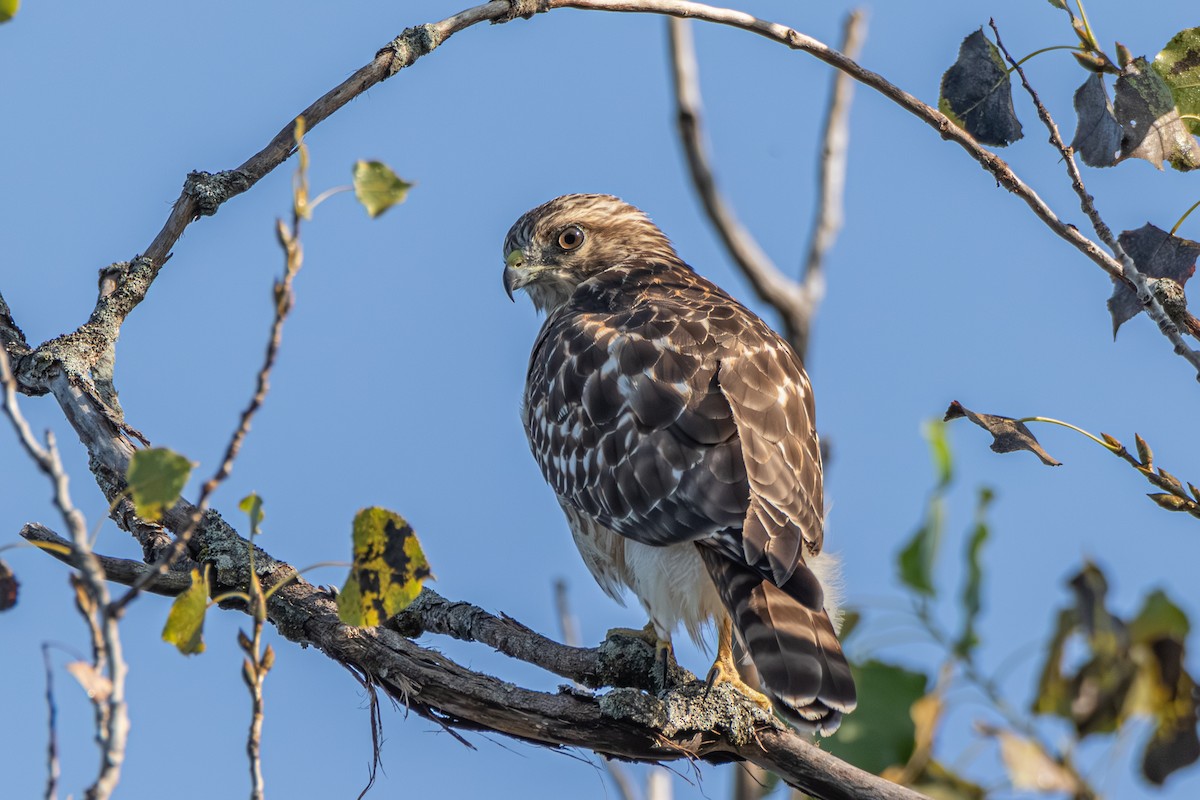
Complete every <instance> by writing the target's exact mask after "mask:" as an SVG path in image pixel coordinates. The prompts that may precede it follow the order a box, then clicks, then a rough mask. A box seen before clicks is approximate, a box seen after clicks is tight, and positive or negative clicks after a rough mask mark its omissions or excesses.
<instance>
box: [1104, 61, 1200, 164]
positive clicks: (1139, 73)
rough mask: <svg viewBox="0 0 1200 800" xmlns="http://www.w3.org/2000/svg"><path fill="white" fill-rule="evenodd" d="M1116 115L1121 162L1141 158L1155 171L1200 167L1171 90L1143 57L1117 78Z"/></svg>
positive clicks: (1193, 141) (1194, 146) (1197, 155)
mask: <svg viewBox="0 0 1200 800" xmlns="http://www.w3.org/2000/svg"><path fill="white" fill-rule="evenodd" d="M1116 95H1117V101H1116V108H1115V111H1116V115H1117V122H1119V123H1120V124H1121V160H1124V159H1126V158H1144V159H1145V160H1147V161H1149V162H1150V163H1151V164H1153V165H1154V166H1155V167H1157V168H1158V169H1162V164H1163V162H1164V161H1167V162H1170V164H1171V166H1172V167H1174V168H1175V169H1177V170H1181V171H1187V170H1192V169H1196V168H1197V167H1200V149H1198V148H1197V147H1196V140H1195V139H1193V138H1192V135H1191V133H1189V132H1188V129H1187V127H1185V126H1184V124H1183V120H1181V119H1180V118H1179V109H1178V108H1176V106H1175V98H1174V97H1172V95H1171V88H1170V87H1169V86H1167V83H1166V81H1164V80H1163V79H1162V76H1161V75H1159V74H1158V72H1156V71H1155V70H1153V69H1151V68H1150V65H1149V64H1148V63H1147V62H1146V59H1145V58H1135V59H1134V60H1133V63H1131V64H1129V66H1127V67H1125V69H1123V70H1121V74H1120V75H1119V76H1118V77H1117V87H1116Z"/></svg>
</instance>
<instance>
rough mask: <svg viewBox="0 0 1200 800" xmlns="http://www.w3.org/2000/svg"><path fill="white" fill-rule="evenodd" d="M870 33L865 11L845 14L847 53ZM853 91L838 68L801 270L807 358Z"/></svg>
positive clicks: (840, 212)
mask: <svg viewBox="0 0 1200 800" xmlns="http://www.w3.org/2000/svg"><path fill="white" fill-rule="evenodd" d="M866 37H867V15H866V12H865V11H863V10H862V9H855V10H854V11H851V12H850V13H849V14H847V15H846V22H845V26H844V27H843V29H842V43H841V51H842V52H843V53H844V54H845V55H846V57H847V58H858V54H859V52H860V51H861V50H862V44H863V41H864V40H865V39H866ZM853 96H854V81H853V80H852V79H851V78H850V76H849V75H847V74H846V73H845V72H842V71H841V70H834V73H833V88H832V89H831V90H830V93H829V105H828V107H827V108H826V110H825V133H824V136H822V137H821V142H822V143H821V158H820V175H819V178H818V181H817V186H818V192H817V213H816V215H814V217H813V228H812V233H811V235H810V236H809V245H808V257H807V258H806V259H805V260H804V268H803V271H802V272H801V273H800V276H801V278H800V280H801V284H800V285H801V289H802V290H803V292H804V298H805V302H806V305H807V309H806V313H805V315H804V318H803V320H802V321H801V322H800V328H799V330H797V331H796V333H795V334H794V335H793V337H792V342H793V344H794V345H795V346H796V354H797V355H799V356H800V359H801V360H802V361H805V362H807V361H808V359H807V355H808V340H809V332H810V330H811V329H812V321H813V317H814V316H816V313H817V308H818V307H819V306H820V305H821V301H822V300H824V298H825V272H824V264H825V256H826V254H827V253H828V252H829V250H830V249H831V248H832V247H833V244H834V242H835V241H837V236H838V233H839V232H840V231H841V229H842V221H843V218H844V211H845V190H846V163H847V153H848V152H849V150H850V102H851V99H852V98H853Z"/></svg>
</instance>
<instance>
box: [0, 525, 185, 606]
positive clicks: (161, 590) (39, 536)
mask: <svg viewBox="0 0 1200 800" xmlns="http://www.w3.org/2000/svg"><path fill="white" fill-rule="evenodd" d="M21 538H23V539H25V540H26V541H29V542H32V543H33V544H35V545H38V544H41V545H47V546H43V547H42V548H41V549H42V550H43V551H44V552H46V553H49V554H50V555H52V556H54V557H55V558H57V559H58V560H59V561H62V562H63V563H64V564H69V565H70V566H72V567H75V568H76V569H78V568H79V565H80V563H81V561H80V559H79V557H78V556H77V555H76V553H75V549H74V547H73V546H72V545H71V541H70V540H69V539H64V538H62V537H61V536H59V535H58V534H57V533H55V532H54V531H52V530H50V529H49V528H47V527H46V526H44V525H39V524H38V523H36V522H31V523H29V524H28V525H26V526H25V527H24V528H22V529H21ZM94 555H95V558H96V560H97V561H99V562H100V568H101V569H102V570H103V571H104V577H105V578H106V579H108V580H110V581H112V582H114V583H120V584H123V585H125V586H130V585H132V584H134V583H136V582H137V581H138V580H139V579H140V578H141V577H142V576H143V575H145V574H146V573H148V572H149V571H150V567H148V566H146V565H145V564H143V563H142V562H141V561H134V560H132V559H128V558H113V557H111V556H103V555H99V554H94ZM191 585H192V578H191V575H190V574H188V573H185V572H168V573H167V574H165V575H160V576H158V577H157V578H155V579H154V580H153V581H151V582H150V583H148V584H147V585H146V589H145V591H147V592H152V593H154V594H160V595H164V596H166V597H176V596H178V595H180V594H182V593H183V592H185V591H187V590H188V589H189V588H190V587H191Z"/></svg>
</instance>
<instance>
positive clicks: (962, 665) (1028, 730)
mask: <svg viewBox="0 0 1200 800" xmlns="http://www.w3.org/2000/svg"><path fill="white" fill-rule="evenodd" d="M914 611H915V612H916V616H917V619H918V620H920V622H921V625H922V627H923V628H924V629H925V631H926V633H928V634H929V635H930V636H931V637H932V638H933V640H934V641H936V642H937V643H938V645H939V646H941V647H942V648H943V649H944V650H945V651H946V654H947V655H946V659H947V661H948V662H950V663H953V664H956V665H957V666H958V667H959V669H960V670H961V673H962V676H963V677H964V678H965V679H966V681H967V683H968V684H970V685H971V686H973V687H975V689H977V690H978V691H979V692H980V693H981V694H982V695H983V696H984V697H985V698H986V699H987V701H988V702H989V703H990V704H991V707H992V709H993V710H994V711H996V712H997V713H998V714H1000V716H1002V717H1003V718H1004V720H1005V721H1006V722H1007V723H1008V725H1009V726H1010V727H1011V728H1013V729H1015V730H1017V731H1020V732H1021V734H1022V735H1024V736H1025V738H1026V739H1028V740H1029V741H1030V742H1031V743H1032V744H1034V745H1035V746H1036V747H1037V748H1038V749H1039V750H1041V751H1042V753H1043V754H1044V755H1045V756H1046V758H1048V759H1050V760H1051V761H1053V762H1054V763H1055V764H1058V765H1059V766H1060V767H1061V768H1062V769H1063V770H1065V771H1066V772H1067V773H1069V774H1070V776H1071V778H1072V780H1074V782H1075V785H1076V786H1077V787H1078V790H1079V794H1078V796H1077V800H1094V798H1095V797H1096V792H1095V790H1094V789H1092V787H1091V784H1089V783H1088V781H1087V779H1086V778H1084V776H1083V775H1082V773H1080V772H1079V770H1078V769H1077V768H1076V767H1075V764H1074V762H1073V761H1072V760H1071V758H1070V756H1069V754H1067V753H1063V752H1059V751H1058V750H1057V749H1056V748H1054V747H1053V746H1051V745H1049V744H1046V742H1045V741H1043V739H1042V736H1041V734H1040V733H1039V732H1038V730H1037V728H1036V727H1035V726H1034V724H1033V721H1032V720H1030V719H1028V718H1027V717H1024V716H1022V715H1021V714H1020V712H1018V711H1017V709H1015V708H1014V707H1013V706H1012V704H1011V703H1009V702H1008V699H1007V698H1006V697H1004V694H1003V693H1002V692H1001V691H1000V687H999V686H998V685H997V684H996V681H995V680H994V679H992V678H991V677H989V676H987V675H984V674H983V673H982V672H980V671H979V667H978V666H977V665H976V664H975V660H974V658H972V656H971V655H970V654H966V655H964V654H961V653H959V652H958V651H957V650H956V649H955V647H954V643H953V642H952V641H951V638H950V636H949V635H948V634H947V633H946V632H945V631H944V630H942V628H941V626H940V625H939V624H938V623H937V621H936V620H935V619H934V618H933V615H932V613H931V611H930V608H929V604H928V603H927V602H924V598H922V602H921V603H919V604H917V605H916V606H915V607H914Z"/></svg>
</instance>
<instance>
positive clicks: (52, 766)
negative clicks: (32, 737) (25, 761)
mask: <svg viewBox="0 0 1200 800" xmlns="http://www.w3.org/2000/svg"><path fill="white" fill-rule="evenodd" d="M42 662H43V663H44V664H45V665H46V712H47V717H48V720H47V727H48V728H49V736H48V737H47V741H46V795H45V797H46V800H57V798H58V777H59V775H61V774H62V769H61V767H60V765H59V762H58V706H57V705H55V703H54V665H53V664H52V663H51V662H50V645H48V644H45V643H43V644H42Z"/></svg>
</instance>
